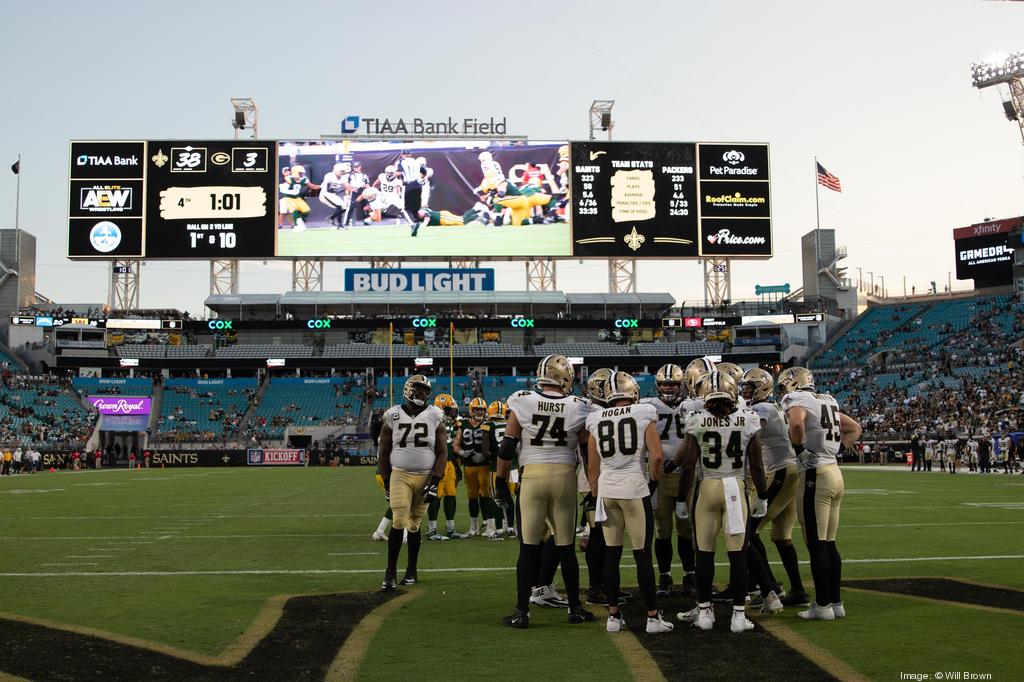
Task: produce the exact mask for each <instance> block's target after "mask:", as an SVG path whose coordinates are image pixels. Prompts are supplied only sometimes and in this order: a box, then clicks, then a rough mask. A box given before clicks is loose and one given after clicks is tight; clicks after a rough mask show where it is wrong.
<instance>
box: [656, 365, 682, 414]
mask: <svg viewBox="0 0 1024 682" xmlns="http://www.w3.org/2000/svg"><path fill="white" fill-rule="evenodd" d="M685 379H686V373H685V372H683V368H682V367H680V366H679V365H673V364H672V363H668V364H667V365H662V366H661V367H659V368H658V373H657V374H655V375H654V382H655V384H657V386H658V397H659V398H661V402H663V403H665V404H666V405H677V404H679V402H680V401H682V399H683V381H684V380H685Z"/></svg>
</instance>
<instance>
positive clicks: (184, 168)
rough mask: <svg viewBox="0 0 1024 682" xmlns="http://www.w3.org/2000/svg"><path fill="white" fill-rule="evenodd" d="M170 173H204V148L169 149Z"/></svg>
mask: <svg viewBox="0 0 1024 682" xmlns="http://www.w3.org/2000/svg"><path fill="white" fill-rule="evenodd" d="M171 172H172V173H205V172H206V147H171Z"/></svg>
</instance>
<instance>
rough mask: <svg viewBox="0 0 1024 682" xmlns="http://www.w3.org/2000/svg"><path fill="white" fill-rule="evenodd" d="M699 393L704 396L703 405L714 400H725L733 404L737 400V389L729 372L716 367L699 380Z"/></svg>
mask: <svg viewBox="0 0 1024 682" xmlns="http://www.w3.org/2000/svg"><path fill="white" fill-rule="evenodd" d="M700 395H701V397H702V398H704V404H705V405H707V404H708V403H710V402H712V401H714V400H726V401H728V402H731V403H732V404H733V405H735V404H736V403H737V402H738V396H739V389H738V388H737V386H736V380H735V379H733V378H732V375H731V374H727V373H725V372H719V371H718V370H717V369H716V370H715V371H714V372H712V373H711V374H709V375H707V376H706V377H704V379H703V380H701V382H700Z"/></svg>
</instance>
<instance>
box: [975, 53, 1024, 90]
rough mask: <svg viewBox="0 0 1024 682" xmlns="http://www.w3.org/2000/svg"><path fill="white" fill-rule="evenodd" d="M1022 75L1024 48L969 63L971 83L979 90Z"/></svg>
mask: <svg viewBox="0 0 1024 682" xmlns="http://www.w3.org/2000/svg"><path fill="white" fill-rule="evenodd" d="M1022 77H1024V50H1017V51H1015V52H1011V53H1010V54H1009V55H1007V56H1003V55H995V56H993V57H990V58H989V59H986V60H984V61H980V62H974V63H973V64H971V85H973V86H974V87H976V88H978V89H979V90H981V89H982V88H988V87H991V86H993V85H1000V84H1002V83H1009V82H1010V81H1012V80H1014V79H1017V78H1022Z"/></svg>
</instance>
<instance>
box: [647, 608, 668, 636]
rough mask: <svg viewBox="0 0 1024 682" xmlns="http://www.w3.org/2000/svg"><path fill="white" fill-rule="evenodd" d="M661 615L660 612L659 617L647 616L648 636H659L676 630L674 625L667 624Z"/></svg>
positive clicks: (659, 612)
mask: <svg viewBox="0 0 1024 682" xmlns="http://www.w3.org/2000/svg"><path fill="white" fill-rule="evenodd" d="M661 615H662V614H661V611H658V615H656V616H654V617H653V618H652V617H651V616H647V634H649V635H657V634H660V633H662V632H672V630H673V629H674V628H675V626H674V625H672V623H667V622H665V619H664V618H662V617H661Z"/></svg>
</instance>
